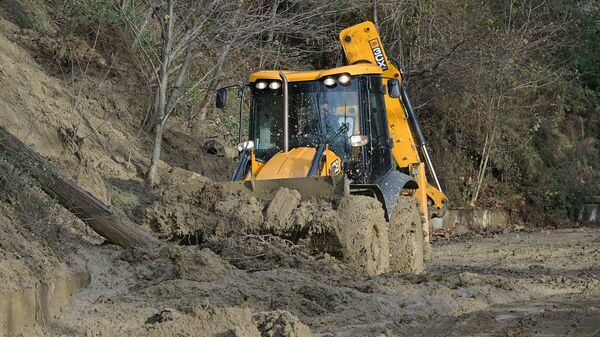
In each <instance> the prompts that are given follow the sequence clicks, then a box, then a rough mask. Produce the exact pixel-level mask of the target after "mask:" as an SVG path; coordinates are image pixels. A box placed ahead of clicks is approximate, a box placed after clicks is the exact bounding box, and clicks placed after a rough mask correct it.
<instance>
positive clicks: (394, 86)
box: [387, 78, 400, 98]
mask: <svg viewBox="0 0 600 337" xmlns="http://www.w3.org/2000/svg"><path fill="white" fill-rule="evenodd" d="M387 86H388V94H389V95H390V97H391V98H398V97H400V82H399V81H398V79H396V78H392V79H389V80H388V82H387Z"/></svg>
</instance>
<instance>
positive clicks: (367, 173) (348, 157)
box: [250, 74, 392, 184]
mask: <svg viewBox="0 0 600 337" xmlns="http://www.w3.org/2000/svg"><path fill="white" fill-rule="evenodd" d="M250 88H251V89H250V90H251V95H252V96H251V97H252V98H251V114H250V116H251V119H250V139H251V140H253V142H254V153H255V156H256V159H258V160H260V161H263V162H264V161H268V160H269V159H270V158H271V157H272V156H273V155H275V154H276V153H278V152H280V151H282V150H283V144H284V139H283V138H284V135H283V130H284V125H283V123H284V115H283V105H284V102H283V90H282V84H281V82H280V81H278V80H262V79H257V81H255V82H254V83H252V84H251V85H250ZM385 92H386V90H385V87H384V86H383V85H382V79H381V77H380V76H378V75H358V76H351V75H349V74H340V75H337V76H335V75H334V76H327V77H325V78H323V79H319V80H313V81H299V82H289V84H288V95H289V98H288V100H289V108H288V109H289V111H288V116H289V117H288V123H289V148H290V149H294V148H297V147H317V146H318V145H320V144H327V145H328V147H329V149H330V150H331V151H333V152H334V153H335V154H336V155H337V156H339V157H340V158H341V159H342V163H343V169H344V173H346V174H347V175H348V177H349V178H350V179H351V180H352V181H353V182H355V183H363V184H366V183H372V182H374V181H376V180H378V178H380V177H382V176H383V175H385V174H386V173H387V172H388V171H389V170H390V169H391V168H392V157H391V148H390V145H391V142H390V141H389V139H390V137H389V133H388V126H387V125H388V124H387V120H386V110H385V101H384V95H385Z"/></svg>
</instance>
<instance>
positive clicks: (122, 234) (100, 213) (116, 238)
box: [0, 127, 159, 247]
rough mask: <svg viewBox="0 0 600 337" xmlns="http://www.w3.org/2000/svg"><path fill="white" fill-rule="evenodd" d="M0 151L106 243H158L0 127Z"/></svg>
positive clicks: (139, 245)
mask: <svg viewBox="0 0 600 337" xmlns="http://www.w3.org/2000/svg"><path fill="white" fill-rule="evenodd" d="M0 152H2V153H4V154H6V155H7V156H8V157H10V158H12V159H14V160H19V161H23V160H24V161H25V162H27V165H28V170H29V172H30V174H31V175H32V176H33V178H35V179H36V180H37V181H38V182H39V184H40V187H41V188H42V190H43V191H44V192H46V193H47V194H49V195H50V196H52V197H53V198H55V199H56V201H57V202H58V203H59V204H60V205H62V206H63V207H65V208H66V209H67V210H68V211H69V212H71V213H72V214H73V215H75V216H76V217H78V218H79V219H81V221H83V222H84V223H86V224H87V225H88V226H90V227H91V228H92V229H93V230H94V231H95V232H96V233H98V234H99V235H101V236H102V237H104V238H106V239H107V240H109V241H110V242H112V243H114V244H117V245H119V246H122V247H142V246H149V245H152V244H158V243H159V241H158V240H157V239H156V238H154V237H153V236H152V235H150V234H149V233H147V232H145V231H143V230H141V229H140V228H138V227H137V226H136V225H135V224H134V223H132V222H131V221H129V220H127V219H125V218H123V217H119V216H116V215H114V214H113V212H112V210H111V208H110V207H109V206H107V205H105V204H104V203H103V202H102V201H100V200H98V199H97V198H96V197H94V196H93V195H92V194H90V193H89V192H87V191H85V190H83V189H82V188H80V187H79V186H77V184H75V183H74V182H73V181H71V180H70V179H69V178H67V177H65V176H64V175H62V174H61V173H60V172H59V171H58V170H57V169H56V168H55V167H54V166H53V165H52V164H50V163H49V162H48V160H46V158H44V157H42V156H41V155H39V154H37V153H36V152H34V151H33V150H32V149H30V148H29V147H28V146H27V145H25V144H24V143H23V142H21V140H19V139H18V138H17V137H15V136H13V135H12V134H11V133H10V132H8V131H7V130H6V129H4V128H3V127H0Z"/></svg>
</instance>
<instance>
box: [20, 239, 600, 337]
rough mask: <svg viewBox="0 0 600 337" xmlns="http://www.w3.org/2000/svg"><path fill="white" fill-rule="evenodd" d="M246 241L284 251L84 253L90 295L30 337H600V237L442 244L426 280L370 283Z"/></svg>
mask: <svg viewBox="0 0 600 337" xmlns="http://www.w3.org/2000/svg"><path fill="white" fill-rule="evenodd" d="M246 240H248V241H247V242H246V243H250V244H252V245H264V246H265V247H266V248H268V249H269V250H272V251H277V252H278V253H277V254H272V255H264V254H263V255H260V254H257V255H256V256H247V257H246V260H247V261H245V262H244V263H239V262H240V261H235V260H234V258H230V257H228V256H227V254H226V253H222V254H221V256H218V255H216V254H214V253H212V252H211V251H209V250H208V249H204V250H199V249H198V248H197V247H175V248H172V247H171V248H164V249H162V250H157V251H144V252H141V251H120V250H119V249H118V248H116V247H112V246H110V245H109V246H102V247H98V246H88V247H85V248H82V250H81V251H80V252H79V254H80V256H83V257H84V260H86V262H85V263H84V264H85V265H86V266H87V268H88V269H89V270H90V272H91V276H92V282H91V285H90V286H89V287H88V288H87V289H85V290H83V291H81V292H79V293H78V294H76V295H75V298H74V303H73V304H72V305H71V306H70V308H69V309H67V310H66V311H65V312H64V313H63V314H62V316H61V317H60V319H58V320H56V321H53V322H47V323H46V324H44V325H39V326H38V327H36V328H35V329H30V330H28V331H25V332H24V333H23V336H42V335H44V336H63V335H68V336H72V335H73V336H133V335H135V336H213V335H214V336H238V337H240V336H310V335H309V334H307V333H306V331H305V330H303V331H304V332H302V331H301V330H302V329H298V327H299V326H301V324H300V323H299V322H297V321H293V320H294V319H293V317H292V316H290V317H291V318H290V317H288V318H289V319H288V323H289V324H288V326H292V328H290V329H288V332H287V334H286V333H282V334H277V333H275V332H273V331H270V332H268V331H267V330H264V329H263V330H260V332H257V331H256V328H255V326H261V325H260V322H259V321H258V320H259V319H260V318H261V317H262V318H264V319H265V320H263V322H262V323H263V325H262V327H263V328H264V327H265V326H267V325H268V324H266V325H265V324H264V323H265V322H266V321H269V319H271V321H270V322H273V321H274V320H273V319H272V317H273V316H277V317H279V319H280V320H281V319H282V318H281V317H283V316H285V315H288V314H287V313H282V312H280V311H278V310H285V311H289V312H290V313H291V314H292V315H294V316H296V317H298V318H299V320H300V321H301V322H303V323H304V324H306V325H307V326H308V327H309V328H310V329H311V331H312V335H313V336H321V337H325V336H327V337H333V336H335V337H342V336H373V337H379V336H382V335H383V336H387V337H390V336H415V335H417V336H425V335H427V336H599V335H600V280H599V274H600V229H571V230H559V231H542V232H534V233H512V234H508V235H498V236H494V237H489V238H468V239H453V240H451V241H446V242H439V241H438V242H436V243H435V244H434V247H433V252H434V255H433V259H432V261H430V263H429V267H428V272H427V273H426V274H424V275H420V276H410V275H403V274H393V273H392V274H386V275H380V276H375V277H367V276H364V275H361V274H359V273H358V272H357V271H356V270H353V269H350V268H348V267H347V266H344V265H343V264H341V263H339V262H338V261H337V260H335V259H333V258H330V257H327V256H320V257H314V256H310V255H306V254H302V253H298V252H297V251H295V250H294V249H288V250H286V249H285V247H283V246H281V245H279V244H278V243H277V242H275V241H274V242H271V243H269V240H268V239H265V238H264V237H263V238H256V237H254V238H252V237H246ZM252 240H256V241H252ZM224 252H226V250H224ZM253 259H254V260H256V261H255V262H252V261H251V260H253ZM259 260H260V261H259ZM259 262H260V263H259ZM234 264H235V265H237V266H238V267H239V268H237V267H235V266H234ZM252 266H254V267H257V266H259V268H252ZM223 308H225V309H223ZM281 315H283V316H281ZM257 317H258V318H257ZM265 317H266V318H265ZM286 317H287V316H286ZM267 323H268V322H267ZM265 331H267V332H265ZM290 331H291V332H290Z"/></svg>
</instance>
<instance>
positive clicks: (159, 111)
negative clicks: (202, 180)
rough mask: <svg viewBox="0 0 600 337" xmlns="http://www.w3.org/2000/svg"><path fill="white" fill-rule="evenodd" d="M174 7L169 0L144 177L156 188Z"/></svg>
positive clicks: (172, 0) (173, 3) (172, 2)
mask: <svg viewBox="0 0 600 337" xmlns="http://www.w3.org/2000/svg"><path fill="white" fill-rule="evenodd" d="M174 7H175V0H169V12H168V13H169V14H168V18H167V20H168V22H167V28H166V32H165V41H164V48H163V55H162V56H163V57H162V64H161V67H160V78H159V80H158V88H157V90H159V94H158V102H157V103H158V104H157V105H155V111H156V113H155V117H156V121H155V123H156V124H155V126H154V149H153V151H152V159H151V161H150V168H149V169H148V174H147V176H146V183H147V184H148V185H150V186H156V185H157V184H158V165H159V163H160V155H161V152H162V142H163V132H164V124H165V121H166V120H165V113H166V111H165V110H166V107H167V102H166V100H167V86H168V84H169V83H168V82H169V66H170V63H171V51H172V48H173V25H174V21H175V17H174V16H173V11H174Z"/></svg>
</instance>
